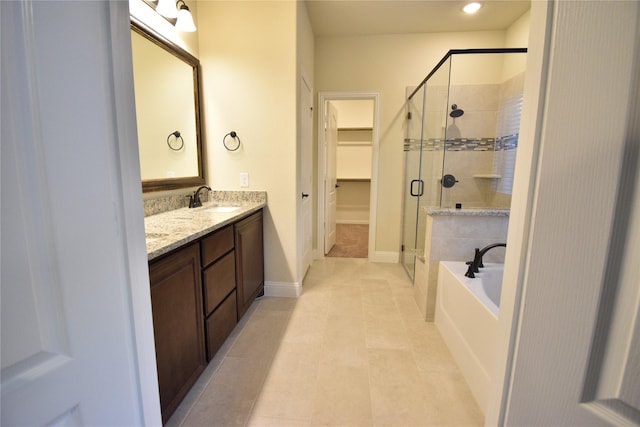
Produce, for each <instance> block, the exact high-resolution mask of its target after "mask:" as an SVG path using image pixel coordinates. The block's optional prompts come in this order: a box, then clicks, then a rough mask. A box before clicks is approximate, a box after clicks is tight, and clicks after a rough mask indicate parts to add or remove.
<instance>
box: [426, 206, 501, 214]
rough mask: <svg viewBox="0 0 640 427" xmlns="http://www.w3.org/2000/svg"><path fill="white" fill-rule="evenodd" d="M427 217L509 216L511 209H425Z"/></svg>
mask: <svg viewBox="0 0 640 427" xmlns="http://www.w3.org/2000/svg"><path fill="white" fill-rule="evenodd" d="M422 209H424V210H425V211H426V212H427V215H432V216H435V215H440V216H509V209H504V208H466V209H453V208H434V207H423V208H422Z"/></svg>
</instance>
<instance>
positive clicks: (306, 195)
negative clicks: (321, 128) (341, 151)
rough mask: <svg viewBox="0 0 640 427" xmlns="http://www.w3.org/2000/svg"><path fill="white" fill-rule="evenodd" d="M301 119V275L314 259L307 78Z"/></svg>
mask: <svg viewBox="0 0 640 427" xmlns="http://www.w3.org/2000/svg"><path fill="white" fill-rule="evenodd" d="M300 97H301V99H300V109H301V111H300V120H301V132H302V135H301V150H300V152H301V154H300V155H301V156H302V158H301V162H300V163H301V170H300V181H301V185H300V188H301V193H302V194H300V197H301V198H302V202H301V203H302V256H301V257H300V259H301V262H302V265H301V268H300V270H301V277H304V275H305V273H306V271H307V269H308V268H309V266H310V265H311V261H312V259H313V252H312V250H313V198H312V189H313V91H312V89H311V86H310V85H309V84H308V83H307V81H306V80H305V78H304V77H303V78H301V82H300Z"/></svg>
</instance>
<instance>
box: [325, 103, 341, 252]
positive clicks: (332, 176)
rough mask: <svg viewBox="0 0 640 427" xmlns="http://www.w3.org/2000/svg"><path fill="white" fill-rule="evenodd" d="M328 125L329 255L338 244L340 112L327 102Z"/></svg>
mask: <svg viewBox="0 0 640 427" xmlns="http://www.w3.org/2000/svg"><path fill="white" fill-rule="evenodd" d="M326 108H327V114H326V118H327V124H326V127H325V138H324V140H325V159H326V170H325V175H324V177H325V181H324V182H325V199H324V200H325V214H324V221H325V225H324V228H325V235H324V253H325V255H326V254H328V253H329V251H330V250H331V248H333V246H334V245H335V244H336V210H337V203H338V199H337V198H338V195H337V191H336V186H337V183H338V181H337V153H338V110H337V109H336V107H335V106H334V105H333V104H332V103H331V102H327V107H326Z"/></svg>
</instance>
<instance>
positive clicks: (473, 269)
mask: <svg viewBox="0 0 640 427" xmlns="http://www.w3.org/2000/svg"><path fill="white" fill-rule="evenodd" d="M499 246H504V247H505V248H506V247H507V244H506V243H492V244H491V245H489V246H486V247H484V248H482V249H479V248H476V254H475V256H474V257H473V261H467V265H468V266H469V268H468V269H467V272H466V273H464V275H465V276H467V277H469V278H471V279H473V278H475V277H476V275H475V273H479V272H480V270H479V269H480V268H482V267H484V264H482V257H483V256H484V254H486V253H487V252H489V250H490V249H493V248H497V247H499Z"/></svg>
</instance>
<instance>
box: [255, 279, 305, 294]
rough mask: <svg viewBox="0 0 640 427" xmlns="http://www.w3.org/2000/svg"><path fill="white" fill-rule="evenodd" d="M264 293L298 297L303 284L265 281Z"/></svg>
mask: <svg viewBox="0 0 640 427" xmlns="http://www.w3.org/2000/svg"><path fill="white" fill-rule="evenodd" d="M264 294H265V295H266V296H268V297H285V298H298V297H299V296H300V295H302V285H301V284H300V283H298V282H293V283H288V282H267V281H265V282H264Z"/></svg>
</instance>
